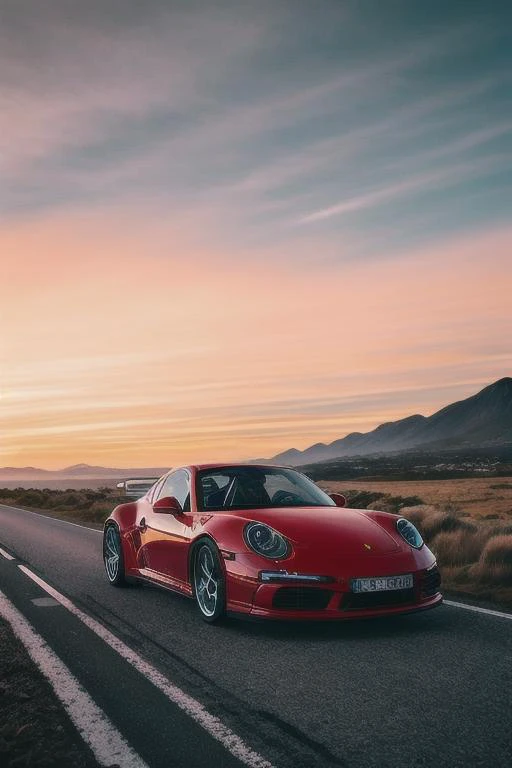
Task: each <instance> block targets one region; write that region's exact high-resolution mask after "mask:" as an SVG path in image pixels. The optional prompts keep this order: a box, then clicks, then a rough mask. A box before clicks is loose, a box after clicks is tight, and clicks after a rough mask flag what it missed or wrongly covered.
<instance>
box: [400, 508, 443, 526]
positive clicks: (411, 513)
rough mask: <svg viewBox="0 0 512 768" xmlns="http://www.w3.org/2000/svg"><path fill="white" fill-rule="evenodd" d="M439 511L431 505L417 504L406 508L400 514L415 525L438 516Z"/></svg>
mask: <svg viewBox="0 0 512 768" xmlns="http://www.w3.org/2000/svg"><path fill="white" fill-rule="evenodd" d="M437 513H438V510H437V508H436V507H433V506H431V505H430V504H415V505H414V506H412V507H409V506H405V507H402V508H401V510H400V514H401V515H403V516H404V517H406V518H407V520H410V521H411V523H414V525H418V524H421V523H422V522H423V520H424V519H425V518H426V517H428V516H432V515H436V514H437Z"/></svg>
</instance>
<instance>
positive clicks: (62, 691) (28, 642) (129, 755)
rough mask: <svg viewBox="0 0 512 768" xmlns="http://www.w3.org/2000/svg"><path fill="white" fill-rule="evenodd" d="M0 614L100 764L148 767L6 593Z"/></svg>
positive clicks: (0, 605) (1, 593) (0, 607)
mask: <svg viewBox="0 0 512 768" xmlns="http://www.w3.org/2000/svg"><path fill="white" fill-rule="evenodd" d="M0 615H2V616H3V618H4V619H5V620H6V621H8V622H9V624H10V625H11V627H12V629H13V632H14V634H15V635H17V637H18V638H19V639H20V640H21V642H22V643H23V645H24V646H25V648H26V649H27V651H28V653H29V655H30V656H31V658H32V660H33V661H34V662H35V663H36V664H37V666H38V667H39V669H40V670H41V672H42V673H43V675H44V676H45V677H46V678H47V679H48V681H49V682H50V684H51V686H52V688H53V690H54V691H55V693H56V694H57V696H58V698H59V699H60V700H61V702H62V704H63V705H64V708H65V710H66V712H67V713H68V715H69V717H70V718H71V720H72V721H73V723H74V724H75V726H76V728H77V730H78V732H79V733H80V736H81V737H82V739H83V740H84V741H85V742H86V743H87V744H88V745H89V747H90V748H91V750H92V752H93V753H94V756H95V757H96V759H97V761H98V762H99V763H100V765H105V766H109V765H113V764H114V763H117V764H119V765H122V766H123V768H148V767H147V765H146V763H145V762H144V761H143V760H142V758H141V757H139V755H138V754H137V753H136V752H134V751H133V749H132V748H131V747H130V745H129V744H128V742H126V741H125V739H124V738H123V737H122V736H121V734H120V733H119V731H118V730H117V728H116V727H115V726H114V725H113V724H112V723H111V722H110V720H109V719H108V717H107V716H106V715H105V713H104V712H103V710H101V709H100V708H99V707H98V706H97V705H96V704H95V702H94V701H93V700H92V699H91V697H90V696H89V694H88V693H87V691H86V690H85V689H84V688H83V687H82V686H81V685H80V683H79V682H78V680H77V679H76V677H74V676H73V675H72V674H71V672H70V671H69V669H68V668H67V667H66V665H65V664H64V663H63V662H62V661H61V659H60V658H59V657H58V656H57V655H56V654H55V653H54V652H53V651H52V649H51V648H50V647H49V645H48V644H47V643H46V642H45V641H44V640H43V638H42V637H41V636H40V635H38V634H37V633H36V632H35V631H34V629H33V627H32V626H31V625H30V624H29V622H28V621H27V620H26V619H25V617H24V616H22V614H21V613H20V612H19V611H18V610H17V608H15V607H14V605H13V604H12V603H11V602H10V601H9V600H8V599H7V598H6V596H5V595H4V594H3V592H0Z"/></svg>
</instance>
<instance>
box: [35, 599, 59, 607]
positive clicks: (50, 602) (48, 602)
mask: <svg viewBox="0 0 512 768" xmlns="http://www.w3.org/2000/svg"><path fill="white" fill-rule="evenodd" d="M30 602H31V603H34V605H37V606H38V608H53V606H54V605H60V603H58V602H57V600H55V598H54V597H35V598H34V599H33V600H31V601H30Z"/></svg>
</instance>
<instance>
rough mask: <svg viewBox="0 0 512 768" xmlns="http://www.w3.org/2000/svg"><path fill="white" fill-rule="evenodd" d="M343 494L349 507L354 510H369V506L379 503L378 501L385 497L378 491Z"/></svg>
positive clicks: (349, 491)
mask: <svg viewBox="0 0 512 768" xmlns="http://www.w3.org/2000/svg"><path fill="white" fill-rule="evenodd" d="M342 493H343V495H344V496H345V498H346V500H347V507H352V508H353V509H368V508H369V507H368V504H371V503H372V502H374V501H377V499H382V498H383V497H384V495H385V494H384V493H380V492H378V491H356V490H348V491H342ZM376 509H378V507H376Z"/></svg>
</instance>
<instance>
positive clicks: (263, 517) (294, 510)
mask: <svg viewBox="0 0 512 768" xmlns="http://www.w3.org/2000/svg"><path fill="white" fill-rule="evenodd" d="M231 514H236V516H237V517H243V518H244V519H246V520H247V521H250V520H255V521H257V522H261V523H266V524H267V525H270V526H271V527H272V528H274V529H275V530H276V531H278V532H279V533H282V534H283V536H285V537H286V538H287V539H289V540H290V541H291V542H292V543H293V545H294V548H295V549H303V548H310V547H311V548H315V549H316V548H318V547H321V548H322V551H324V552H326V551H328V550H329V549H331V548H332V549H333V550H335V551H336V553H338V554H352V553H354V552H360V551H361V548H362V547H365V546H366V548H367V550H368V552H371V553H372V554H374V555H383V554H388V553H391V552H397V551H399V550H400V549H401V548H402V547H401V543H400V540H399V538H398V534H397V538H396V539H395V538H394V537H393V535H392V534H391V533H389V532H388V531H386V530H385V529H384V528H383V527H382V526H381V525H380V524H379V523H378V522H377V521H375V520H372V519H371V518H370V517H368V516H367V515H365V513H364V511H363V510H360V509H347V508H346V507H280V508H279V509H275V508H274V509H251V510H243V511H239V512H232V513H231Z"/></svg>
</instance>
